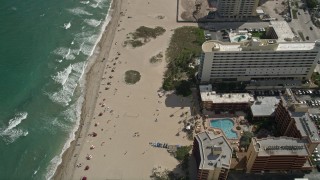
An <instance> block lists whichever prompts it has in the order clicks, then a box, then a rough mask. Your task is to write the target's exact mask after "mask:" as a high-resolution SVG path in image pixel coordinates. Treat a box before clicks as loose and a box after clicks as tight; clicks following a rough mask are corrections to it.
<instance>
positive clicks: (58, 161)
mask: <svg viewBox="0 0 320 180" xmlns="http://www.w3.org/2000/svg"><path fill="white" fill-rule="evenodd" d="M83 100H84V98H83V96H80V97H79V99H78V100H77V102H76V103H75V104H74V106H72V107H70V108H69V111H72V110H73V112H74V113H73V114H74V115H75V116H74V118H73V119H74V121H76V123H75V125H74V127H73V130H72V131H71V132H70V134H69V138H68V140H67V141H66V143H65V144H64V146H63V148H62V151H61V153H60V154H59V155H58V156H55V157H54V158H53V159H52V160H51V161H50V165H49V166H48V167H47V172H48V173H47V174H46V176H45V178H46V179H52V177H53V175H54V173H55V171H56V170H57V168H58V166H59V164H61V162H62V155H63V153H64V152H65V151H66V150H67V149H68V148H69V147H70V144H71V142H72V141H73V140H74V139H75V132H76V131H77V129H78V127H79V125H80V115H81V108H82V103H83Z"/></svg>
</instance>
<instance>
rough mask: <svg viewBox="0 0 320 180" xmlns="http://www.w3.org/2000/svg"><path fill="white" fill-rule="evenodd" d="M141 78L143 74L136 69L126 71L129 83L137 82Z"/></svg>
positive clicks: (126, 78)
mask: <svg viewBox="0 0 320 180" xmlns="http://www.w3.org/2000/svg"><path fill="white" fill-rule="evenodd" d="M140 78H141V75H140V73H139V72H138V71H135V70H129V71H127V72H126V73H125V78H124V80H125V82H126V83H127V84H135V83H137V82H138V81H139V80H140Z"/></svg>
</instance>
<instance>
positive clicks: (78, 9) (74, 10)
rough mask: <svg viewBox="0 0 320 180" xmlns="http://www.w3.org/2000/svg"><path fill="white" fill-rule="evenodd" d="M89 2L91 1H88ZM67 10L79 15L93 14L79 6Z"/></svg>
mask: <svg viewBox="0 0 320 180" xmlns="http://www.w3.org/2000/svg"><path fill="white" fill-rule="evenodd" d="M88 3H89V2H88ZM67 11H69V12H70V13H72V14H73V15H77V16H81V15H87V16H92V14H91V13H89V12H87V11H85V10H84V9H83V8H81V7H77V8H73V9H67Z"/></svg>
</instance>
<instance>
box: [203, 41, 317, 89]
mask: <svg viewBox="0 0 320 180" xmlns="http://www.w3.org/2000/svg"><path fill="white" fill-rule="evenodd" d="M319 49H320V41H319V42H318V41H317V42H277V40H266V39H258V38H252V39H251V40H250V41H245V42H239V43H237V42H236V43H229V42H221V41H216V40H210V41H206V42H204V43H203V45H202V50H203V56H202V57H201V60H200V68H199V74H198V77H199V78H200V80H201V82H202V83H208V82H219V81H252V80H265V79H271V78H272V79H299V80H308V79H310V77H311V75H312V72H313V70H314V68H315V67H316V65H317V62H318V61H319V58H320V54H319V52H320V51H319Z"/></svg>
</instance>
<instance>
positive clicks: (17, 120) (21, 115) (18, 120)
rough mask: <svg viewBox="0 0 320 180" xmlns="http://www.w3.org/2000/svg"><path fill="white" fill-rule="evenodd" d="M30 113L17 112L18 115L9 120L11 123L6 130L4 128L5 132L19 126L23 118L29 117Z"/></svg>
mask: <svg viewBox="0 0 320 180" xmlns="http://www.w3.org/2000/svg"><path fill="white" fill-rule="evenodd" d="M27 117H28V113H27V112H22V113H18V114H16V116H15V117H14V118H12V119H10V120H9V125H8V127H7V129H6V130H4V133H5V132H7V131H9V130H11V129H13V128H15V127H16V126H18V125H19V124H20V123H21V122H22V121H23V120H25V119H27Z"/></svg>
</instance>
